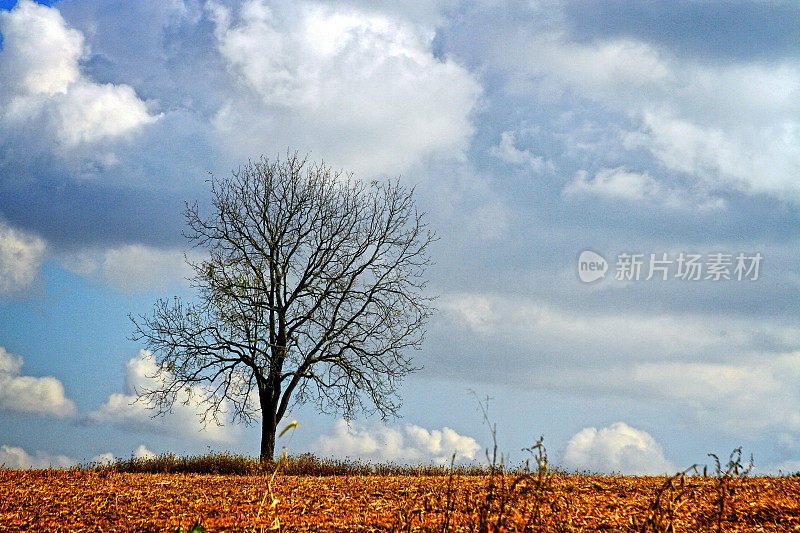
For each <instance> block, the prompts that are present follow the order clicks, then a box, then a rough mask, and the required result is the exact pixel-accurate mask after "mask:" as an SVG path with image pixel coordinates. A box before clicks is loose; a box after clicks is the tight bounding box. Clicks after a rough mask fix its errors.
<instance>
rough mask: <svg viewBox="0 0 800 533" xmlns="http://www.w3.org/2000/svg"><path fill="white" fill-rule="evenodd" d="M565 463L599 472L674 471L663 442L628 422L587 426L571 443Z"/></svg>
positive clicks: (580, 468)
mask: <svg viewBox="0 0 800 533" xmlns="http://www.w3.org/2000/svg"><path fill="white" fill-rule="evenodd" d="M564 466H566V467H567V468H569V469H579V470H589V471H592V472H598V473H601V472H602V473H606V474H608V473H611V472H619V473H621V474H626V475H642V474H653V475H656V474H673V473H675V467H674V466H673V464H672V463H671V462H670V461H668V460H667V459H665V458H664V452H663V450H662V449H661V446H659V444H658V443H657V442H656V441H655V440H654V439H653V437H651V436H650V435H649V434H648V433H646V432H644V431H642V430H639V429H635V428H632V427H630V426H629V425H627V424H625V423H624V422H617V423H615V424H611V426H609V427H606V428H601V429H600V430H598V429H597V428H593V427H590V428H585V429H583V430H581V431H579V432H578V433H576V434H575V435H573V436H572V438H571V439H570V440H569V442H568V443H567V447H566V450H565V451H564Z"/></svg>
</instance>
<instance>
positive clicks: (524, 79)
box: [0, 0, 800, 473]
mask: <svg viewBox="0 0 800 533" xmlns="http://www.w3.org/2000/svg"><path fill="white" fill-rule="evenodd" d="M0 9H2V11H1V12H0V34H2V50H0V463H2V462H5V463H6V464H7V465H11V466H18V467H26V466H46V465H48V464H54V465H69V464H73V463H74V462H76V461H79V462H80V461H88V460H93V459H103V458H109V457H110V456H112V455H113V456H116V457H128V456H130V455H131V454H136V455H146V454H148V453H163V452H176V453H202V452H205V451H207V450H209V449H212V450H232V451H236V452H241V453H248V454H255V453H256V451H257V450H258V439H259V431H258V428H247V427H242V426H231V425H225V426H224V427H221V428H220V427H216V426H214V427H207V428H206V429H205V430H201V429H200V427H199V424H198V421H197V417H196V414H195V413H196V406H195V405H189V406H185V407H184V406H181V407H179V408H176V409H175V412H174V413H173V414H172V415H168V416H167V417H166V418H161V419H155V420H152V419H151V418H150V417H149V416H148V411H147V410H146V409H144V408H143V406H142V405H141V404H133V405H131V403H130V402H131V400H132V399H133V397H134V396H133V390H134V389H135V388H136V387H137V386H142V385H146V383H147V373H148V369H149V368H151V367H150V366H149V365H150V364H151V362H150V361H149V359H148V354H147V353H146V352H142V348H143V347H142V346H139V345H137V343H135V342H133V341H131V340H130V339H129V337H130V335H131V333H132V324H131V323H130V321H129V319H128V314H138V313H147V311H148V310H149V309H151V308H152V305H153V303H154V302H155V301H156V300H157V299H158V298H163V297H167V298H169V297H172V296H173V295H177V296H181V297H183V298H192V297H193V293H192V291H191V289H190V287H189V286H188V284H187V283H186V281H185V277H186V276H187V275H188V274H189V272H188V270H187V268H186V267H185V265H184V264H183V253H184V252H185V251H186V242H185V241H184V239H183V237H182V236H181V230H182V229H183V227H184V221H183V218H182V208H183V205H184V202H185V201H195V200H197V201H199V202H200V204H201V205H204V204H205V203H206V202H207V201H208V194H209V191H208V183H207V182H206V179H207V178H208V172H213V173H214V174H216V175H225V174H227V173H229V172H230V171H231V169H233V168H235V167H236V166H237V165H239V164H240V163H242V162H244V161H246V160H247V159H248V158H253V157H258V156H260V155H261V154H266V155H267V156H274V155H277V154H280V153H285V152H286V149H287V148H291V149H293V150H294V149H296V150H299V151H300V152H310V154H311V157H312V158H314V159H324V161H325V162H326V163H328V164H330V165H332V166H334V167H336V168H343V169H346V170H350V171H353V172H354V173H355V175H356V176H357V177H359V178H363V179H372V178H384V177H397V176H399V177H400V178H401V180H402V181H403V183H405V184H408V185H413V186H415V187H416V196H417V201H418V203H419V204H420V206H421V207H422V208H423V209H424V210H425V211H427V212H428V216H429V222H430V225H431V226H432V227H433V228H435V230H436V231H437V233H438V235H439V236H440V237H441V239H440V240H439V241H438V242H437V243H436V246H435V248H434V249H433V252H432V254H433V258H434V260H435V261H436V264H435V266H433V267H432V268H431V269H430V270H429V276H430V280H431V284H430V290H431V293H432V294H437V295H438V296H439V299H438V301H437V308H438V312H437V314H436V315H435V317H434V319H433V321H432V322H431V324H430V328H429V331H428V336H427V340H426V343H425V345H424V347H423V349H422V350H421V351H419V352H417V353H415V354H414V357H415V361H416V362H417V363H418V364H419V365H422V366H423V367H424V369H423V370H421V371H420V372H418V373H417V374H415V375H414V376H412V377H411V378H408V379H407V380H406V381H405V382H404V384H403V387H402V389H401V394H402V396H403V400H404V404H403V408H402V418H401V419H398V420H387V421H381V420H378V419H372V418H357V419H356V420H354V421H353V423H352V424H350V425H349V426H348V425H347V424H345V423H344V422H343V421H341V420H339V419H338V418H336V417H335V416H327V415H322V414H319V413H317V412H315V410H314V409H313V408H312V407H310V406H305V407H300V408H297V409H296V410H295V411H294V412H293V413H292V414H291V418H290V420H291V419H297V420H298V421H299V426H298V429H297V432H296V435H295V437H294V439H293V440H292V443H291V448H292V450H291V451H294V452H303V451H313V452H315V453H318V454H321V455H327V456H334V457H345V456H347V457H361V458H363V459H368V460H395V461H412V462H413V461H443V460H446V459H447V458H449V457H450V455H451V454H452V452H453V451H454V450H455V451H457V452H458V453H459V456H460V457H461V458H463V459H464V460H469V459H471V458H472V459H476V460H480V459H481V458H482V457H483V453H482V451H481V450H482V448H484V447H486V446H487V445H488V444H490V438H489V434H488V430H487V428H486V427H485V426H484V425H483V424H482V420H481V416H480V413H479V412H478V410H477V405H476V402H475V400H474V398H472V397H471V396H470V395H468V394H467V392H466V391H467V390H468V389H471V390H474V391H476V392H477V393H478V394H479V395H480V396H481V397H485V396H487V395H488V396H490V397H491V398H493V399H492V401H491V403H490V415H491V417H492V419H493V421H494V422H496V423H497V426H498V434H499V435H498V436H499V442H500V447H501V449H502V450H503V451H504V452H506V453H508V454H510V457H511V460H512V462H513V461H514V460H521V459H523V452H521V451H520V450H521V448H523V447H525V446H528V445H530V444H532V443H533V442H535V440H536V439H537V438H538V437H539V435H544V437H545V443H546V444H548V445H549V450H550V455H551V458H553V459H555V460H556V461H557V462H559V463H560V464H561V465H562V466H564V467H566V468H570V469H575V468H581V469H584V468H586V469H591V470H595V471H605V472H611V471H621V472H625V473H644V472H648V473H660V472H664V471H673V470H676V469H681V468H683V467H685V466H688V465H690V464H692V463H695V462H702V461H703V460H705V458H706V454H707V453H709V452H713V453H717V454H727V453H729V452H730V450H732V449H733V448H734V447H737V446H740V445H741V446H743V447H744V449H745V451H746V452H748V453H749V452H752V453H753V454H754V457H755V460H756V465H757V467H758V469H759V471H761V472H777V471H778V470H779V469H780V470H782V471H797V470H800V415H798V413H800V388H799V387H798V383H800V320H798V319H800V316H798V315H799V313H798V310H797V296H798V289H799V288H800V263H799V262H798V260H799V259H800V253H799V249H798V246H797V244H798V243H797V239H798V224H800V211H799V210H798V206H800V119H798V117H800V49H799V48H798V47H797V42H798V37H799V36H800V22H798V21H800V8H799V7H798V6H797V4H796V3H794V2H761V1H752V2H748V1H737V2H723V1H709V2H689V1H685V2H684V1H680V2H647V3H644V2H626V1H611V0H608V1H600V2H591V3H589V2H577V1H575V2H572V1H531V2H513V1H510V2H502V3H501V2H459V1H457V0H442V1H439V2H422V1H420V2H403V3H396V4H387V5H381V6H377V7H376V6H375V5H374V3H372V2H363V1H359V0H352V1H345V2H331V3H326V2H311V1H301V2H267V1H261V0H249V1H246V2H233V1H218V2H212V1H209V2H203V1H200V0H196V1H192V0H174V1H171V2H139V1H124V2H122V1H120V2H117V1H109V0H103V1H100V0H81V1H69V0H62V1H57V2H53V3H52V5H50V6H49V7H48V6H45V5H41V4H35V3H33V2H31V1H28V0H25V1H22V2H19V4H16V3H15V2H0ZM585 250H591V251H594V252H595V253H597V254H599V255H600V256H601V257H602V258H603V259H604V260H605V261H606V264H607V271H606V273H605V276H604V277H603V278H601V279H598V280H596V281H594V282H592V283H584V282H583V281H581V278H580V276H579V270H578V268H579V267H578V257H579V255H580V254H581V252H583V251H585ZM190 253H191V252H190ZM624 254H629V255H638V256H639V257H640V259H641V260H642V267H641V268H642V271H641V275H640V276H639V279H636V278H635V277H633V276H630V279H617V277H620V278H625V276H623V275H622V274H623V272H622V271H621V270H620V268H621V265H622V262H621V261H622V258H624V257H625V255H624ZM651 254H652V257H651ZM664 254H666V255H664ZM715 254H722V256H715ZM739 254H741V255H742V258H743V260H744V261H746V262H747V261H749V263H748V265H749V266H753V265H752V261H754V259H753V258H755V257H756V256H757V254H760V255H759V257H761V258H762V259H761V260H760V261H759V262H758V267H759V268H758V273H757V275H756V273H755V272H754V271H751V272H750V273H749V274H748V275H745V276H741V277H742V279H737V275H736V270H735V267H736V257H737V256H738V255H739ZM692 255H694V256H698V258H697V260H696V261H697V262H699V263H700V264H701V268H703V269H704V270H702V272H701V275H700V276H699V277H700V278H701V279H698V280H692V279H682V278H681V277H680V276H679V275H678V274H679V270H678V269H679V268H680V265H679V262H680V261H681V259H680V258H683V259H685V258H687V257H689V256H692ZM714 257H717V258H718V259H720V258H721V259H722V260H721V261H719V260H718V261H717V267H719V268H721V269H723V270H724V273H725V275H724V276H721V279H715V276H714V275H713V270H709V269H713V266H712V265H711V263H713V262H714ZM655 259H666V260H667V261H668V263H666V264H667V265H668V267H667V268H668V272H667V279H666V280H664V279H662V278H661V273H660V272H659V271H656V274H657V275H655V276H652V277H651V279H649V280H648V279H646V278H647V277H648V274H649V271H648V269H649V268H650V265H651V261H653V260H655ZM726 261H727V262H726ZM618 274H619V276H618ZM725 277H728V278H731V279H725Z"/></svg>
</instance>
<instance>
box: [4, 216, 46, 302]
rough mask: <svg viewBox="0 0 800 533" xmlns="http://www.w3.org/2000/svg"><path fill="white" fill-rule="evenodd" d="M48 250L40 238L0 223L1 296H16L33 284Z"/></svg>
mask: <svg viewBox="0 0 800 533" xmlns="http://www.w3.org/2000/svg"><path fill="white" fill-rule="evenodd" d="M46 250H47V244H46V243H45V241H44V240H43V239H41V238H40V237H38V236H36V235H31V234H28V233H25V232H23V231H20V230H18V229H14V228H12V227H10V226H8V225H6V224H4V223H2V222H0V294H14V293H17V292H19V291H20V290H22V289H24V288H26V287H28V286H29V285H30V284H31V283H33V281H34V279H36V276H37V275H38V274H39V271H40V269H41V266H42V261H44V256H45V252H46Z"/></svg>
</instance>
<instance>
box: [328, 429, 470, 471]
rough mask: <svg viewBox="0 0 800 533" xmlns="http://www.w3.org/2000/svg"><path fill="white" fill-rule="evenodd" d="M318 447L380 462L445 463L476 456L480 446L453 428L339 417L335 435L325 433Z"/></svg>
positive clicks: (330, 452)
mask: <svg viewBox="0 0 800 533" xmlns="http://www.w3.org/2000/svg"><path fill="white" fill-rule="evenodd" d="M315 447H316V448H317V449H318V450H319V452H320V453H321V454H322V455H324V456H333V457H338V458H345V457H348V458H351V459H360V460H371V461H378V462H385V461H391V462H398V463H403V462H410V463H426V462H433V463H438V464H445V463H447V462H448V461H450V459H451V458H452V456H453V452H455V453H456V459H462V460H463V459H475V454H476V453H477V452H478V451H479V450H480V445H479V444H478V443H477V442H476V441H475V439H473V438H472V437H467V436H464V435H459V434H458V433H456V432H455V431H453V430H452V429H450V428H447V427H445V428H442V429H441V430H438V429H434V430H427V429H425V428H422V427H419V426H415V425H412V424H406V425H405V426H403V427H402V428H399V427H389V426H385V425H378V426H373V427H366V426H361V425H357V424H355V423H349V424H348V422H347V421H345V420H339V421H337V422H336V424H335V425H334V427H333V431H332V433H331V434H327V435H322V436H321V437H320V438H319V439H318V440H317V442H316V444H315Z"/></svg>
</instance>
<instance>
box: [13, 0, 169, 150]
mask: <svg viewBox="0 0 800 533" xmlns="http://www.w3.org/2000/svg"><path fill="white" fill-rule="evenodd" d="M0 32H2V34H3V49H2V52H0V77H1V78H2V79H3V81H4V83H3V88H2V91H1V92H0V125H2V126H5V128H7V129H8V131H13V130H14V129H15V128H21V127H24V129H25V131H26V133H28V134H30V133H31V128H34V129H36V128H38V130H37V131H36V132H35V133H36V135H37V137H38V136H44V137H49V138H52V140H53V141H54V142H55V143H56V145H57V146H58V148H59V149H60V150H67V149H72V148H76V147H78V146H80V145H86V144H91V143H97V142H100V141H108V140H114V139H117V138H120V137H124V136H126V135H128V134H131V133H135V132H136V131H138V130H139V129H141V128H142V127H143V126H145V125H147V124H152V123H153V122H155V121H156V120H158V118H159V116H158V115H154V114H151V113H150V112H149V111H148V109H147V105H146V104H145V103H144V102H143V101H142V100H140V99H139V98H138V97H137V95H136V93H135V92H134V90H133V89H132V88H131V87H130V86H128V85H124V84H120V85H114V84H111V83H107V84H99V83H96V82H94V81H93V80H91V79H90V78H89V77H88V76H86V75H85V74H84V73H83V72H82V71H81V66H80V60H81V59H82V58H83V57H84V55H85V52H86V45H85V42H84V36H83V34H82V33H81V32H79V31H77V30H75V29H73V28H70V27H69V25H68V24H67V23H66V21H65V20H64V19H63V17H62V16H61V13H60V12H59V11H58V9H56V8H54V7H46V6H42V5H40V4H37V3H35V2H33V1H31V0H21V1H20V2H19V3H18V4H17V6H16V7H14V9H12V10H11V11H8V12H3V13H0ZM7 134H8V132H7Z"/></svg>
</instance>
